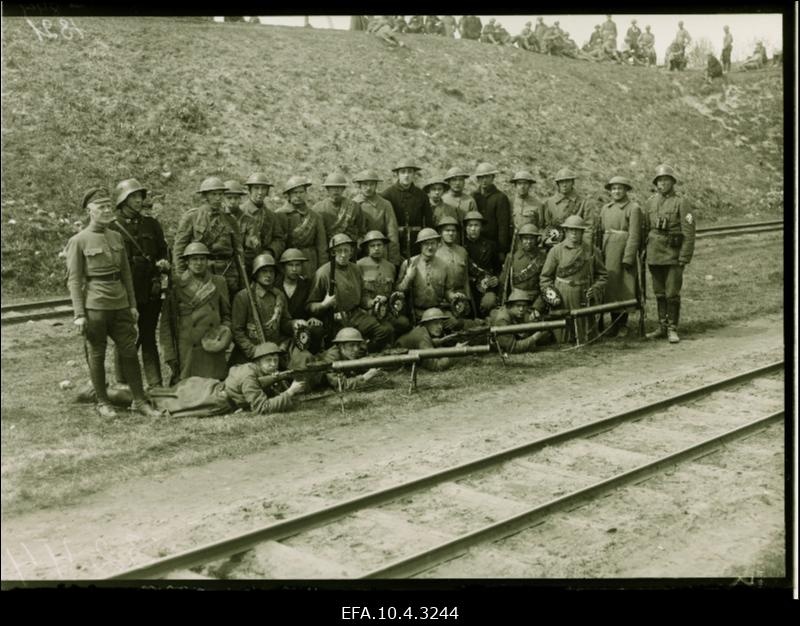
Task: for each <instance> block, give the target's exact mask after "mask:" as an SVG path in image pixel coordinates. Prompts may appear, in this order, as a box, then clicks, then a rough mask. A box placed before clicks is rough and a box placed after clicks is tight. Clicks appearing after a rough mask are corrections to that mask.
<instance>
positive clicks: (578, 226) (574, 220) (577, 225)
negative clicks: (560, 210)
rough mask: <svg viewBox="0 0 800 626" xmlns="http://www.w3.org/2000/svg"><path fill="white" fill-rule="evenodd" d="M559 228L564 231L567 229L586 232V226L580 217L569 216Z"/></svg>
mask: <svg viewBox="0 0 800 626" xmlns="http://www.w3.org/2000/svg"><path fill="white" fill-rule="evenodd" d="M561 228H563V229H564V230H566V229H568V228H569V229H572V230H586V228H587V226H586V225H585V224H584V223H583V219H582V218H581V216H580V215H570V216H569V217H568V218H567V219H565V220H564V222H563V223H562V224H561Z"/></svg>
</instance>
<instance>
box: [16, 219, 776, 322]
mask: <svg viewBox="0 0 800 626" xmlns="http://www.w3.org/2000/svg"><path fill="white" fill-rule="evenodd" d="M783 227H784V223H783V220H772V221H766V222H751V223H747V224H728V225H724V226H708V227H705V228H698V229H697V235H696V236H697V237H699V238H702V237H728V236H736V235H749V234H757V233H764V232H772V231H777V230H783ZM0 313H1V314H2V317H0V324H3V325H8V324H21V323H23V322H29V321H36V320H47V319H55V318H59V317H67V316H69V315H71V314H72V304H71V302H70V299H69V298H56V299H50V300H37V301H31V302H20V303H15V304H4V305H3V306H2V307H0Z"/></svg>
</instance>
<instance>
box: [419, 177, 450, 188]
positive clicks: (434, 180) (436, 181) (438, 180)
mask: <svg viewBox="0 0 800 626" xmlns="http://www.w3.org/2000/svg"><path fill="white" fill-rule="evenodd" d="M434 185H443V186H444V188H445V189H447V188H448V187H449V186H450V185H448V184H447V181H446V180H445V179H444V178H442V177H441V176H431V177H430V178H429V179H428V180H426V181H425V184H424V185H423V186H422V191H428V189H430V188H431V187H433V186H434Z"/></svg>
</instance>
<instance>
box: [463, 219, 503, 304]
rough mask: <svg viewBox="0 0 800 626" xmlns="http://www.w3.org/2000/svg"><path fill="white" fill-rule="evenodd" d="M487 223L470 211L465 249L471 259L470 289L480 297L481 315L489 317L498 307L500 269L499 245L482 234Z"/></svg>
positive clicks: (465, 222) (465, 227)
mask: <svg viewBox="0 0 800 626" xmlns="http://www.w3.org/2000/svg"><path fill="white" fill-rule="evenodd" d="M485 222H486V218H484V217H483V215H481V214H480V212H479V211H470V212H469V213H467V214H466V215H465V216H464V231H465V236H464V249H465V250H466V251H467V257H468V259H469V272H468V273H469V278H470V289H471V290H472V293H473V295H474V294H479V296H480V301H479V302H477V303H476V304H477V306H478V310H479V311H480V313H482V314H484V315H488V314H489V311H491V310H492V309H493V308H494V307H495V306H496V305H497V288H498V286H499V285H500V280H499V278H498V275H499V273H500V267H499V264H498V262H497V244H496V243H495V242H494V241H490V240H488V239H486V237H484V236H483V234H482V230H483V224H484V223H485ZM475 297H476V298H477V297H478V296H477V295H476V296H475Z"/></svg>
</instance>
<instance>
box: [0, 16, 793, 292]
mask: <svg viewBox="0 0 800 626" xmlns="http://www.w3.org/2000/svg"><path fill="white" fill-rule="evenodd" d="M76 23H77V24H78V26H79V27H80V28H81V29H82V30H83V33H84V38H83V39H80V38H79V37H77V36H76V37H73V39H72V40H70V41H68V40H65V39H63V38H61V37H59V38H57V39H53V40H50V41H44V42H40V41H39V40H38V39H37V37H36V35H35V34H34V32H33V31H32V29H31V28H30V26H29V25H28V24H27V23H26V22H25V21H24V20H23V19H19V18H8V19H5V20H4V21H3V46H4V51H3V67H2V69H3V85H2V88H3V107H2V113H3V125H2V126H3V172H2V174H3V176H2V198H3V205H2V211H3V216H2V217H3V220H2V222H3V229H2V277H3V295H4V296H9V295H10V296H15V297H16V296H27V295H35V294H39V295H43V294H53V293H62V292H64V290H65V289H64V264H63V261H62V260H61V259H60V258H58V253H59V252H60V251H61V250H62V248H63V246H64V243H65V241H66V239H67V238H68V237H69V236H71V235H72V234H73V232H74V231H75V228H76V226H75V222H76V221H77V220H80V219H82V218H83V214H82V212H81V211H80V209H79V208H78V203H79V198H80V196H81V192H82V191H83V190H84V189H85V188H86V187H87V186H88V185H90V184H93V183H101V184H103V185H107V186H108V187H109V188H110V187H113V185H114V184H115V183H116V181H118V180H120V179H122V178H127V177H130V176H135V177H137V178H138V179H139V180H141V181H142V182H143V183H144V184H145V185H146V186H148V187H149V188H150V189H151V191H152V192H153V193H154V194H155V195H156V206H155V207H154V214H155V215H156V216H157V217H159V218H160V219H161V220H162V221H163V223H164V224H165V226H166V230H167V233H168V236H171V234H172V232H173V229H174V227H175V225H176V224H177V220H178V218H179V216H180V214H181V213H182V212H183V211H184V210H186V209H187V208H189V207H191V206H193V205H194V203H195V200H196V199H195V197H194V195H193V190H194V189H195V188H196V187H197V185H198V184H199V182H200V180H201V179H202V178H203V177H205V176H207V175H210V174H220V175H222V176H225V177H239V178H242V179H243V178H244V177H246V176H247V175H248V173H250V172H251V171H254V170H264V171H266V172H267V173H268V175H269V176H271V177H272V178H273V181H274V182H276V183H278V184H279V185H281V184H282V183H283V182H284V181H285V180H286V179H287V178H288V176H289V175H291V174H293V173H302V174H305V175H307V176H309V177H311V179H312V180H313V181H314V182H315V183H316V186H315V187H312V188H311V196H312V200H315V199H318V198H319V197H320V191H321V188H320V187H319V183H321V181H322V178H323V176H324V175H325V174H326V173H327V172H329V171H331V170H333V169H334V168H341V169H342V170H344V171H345V172H350V173H353V172H355V171H357V170H359V169H362V168H364V167H367V166H369V167H374V168H376V169H377V170H378V171H379V172H382V173H384V174H385V175H386V177H387V180H388V179H389V177H390V172H389V168H390V167H391V165H392V164H393V163H394V162H395V161H396V160H397V159H398V158H399V157H401V156H405V155H409V154H410V155H413V156H414V157H415V158H417V159H419V161H420V162H421V163H422V164H424V166H425V171H424V172H423V176H426V175H428V174H430V173H431V172H432V171H434V170H442V169H443V168H446V167H449V166H451V165H453V164H460V165H461V166H464V167H467V168H472V167H474V166H475V165H476V163H477V162H479V161H483V160H489V161H492V162H494V163H496V164H497V165H498V166H499V167H500V168H501V171H502V172H503V174H502V175H501V176H500V177H499V181H498V182H499V183H500V186H501V187H504V188H508V183H507V181H508V178H510V176H511V173H512V172H513V170H515V169H519V168H529V169H532V170H533V171H534V173H536V174H538V175H539V176H541V177H542V179H543V180H542V181H541V182H540V183H539V184H538V185H537V187H536V190H537V191H538V193H539V194H540V195H543V196H545V195H549V194H550V193H552V191H553V185H552V183H551V182H550V178H551V176H552V175H553V174H554V172H555V171H556V170H557V169H558V168H560V167H562V166H565V165H566V166H570V167H573V168H574V169H575V170H576V171H577V172H578V174H579V175H580V177H581V179H580V180H579V181H578V185H579V188H580V189H582V190H585V191H588V192H591V193H593V194H602V193H603V191H602V184H603V183H604V182H605V181H606V180H607V179H608V177H609V176H610V175H612V174H615V173H618V172H619V173H624V174H626V175H628V176H630V177H631V178H632V179H633V181H634V184H635V185H636V195H637V196H638V198H639V199H640V200H642V199H644V198H646V197H647V195H649V193H650V182H649V181H650V176H651V173H652V171H653V168H654V167H655V165H656V164H658V163H660V162H662V161H667V162H670V163H673V164H674V165H675V166H676V167H677V168H678V172H679V173H680V176H681V178H682V183H683V187H682V188H683V191H684V192H685V193H687V194H688V195H689V196H690V197H691V198H692V199H693V200H694V201H695V203H696V207H697V212H698V215H699V217H700V224H701V225H702V224H703V223H708V222H711V221H715V220H717V219H720V220H724V221H729V220H731V219H735V218H741V219H745V218H748V217H767V216H772V215H775V214H779V213H781V212H782V204H783V154H782V151H783V122H782V115H783V108H782V103H783V85H782V75H781V73H780V71H779V70H768V71H764V72H757V73H752V74H750V73H742V74H735V75H734V76H733V77H732V87H731V89H730V91H729V94H728V97H727V99H726V100H725V101H721V100H720V99H719V93H718V91H715V90H712V89H711V88H710V87H706V86H704V85H703V81H702V77H701V75H700V74H699V73H696V72H686V73H683V74H668V73H666V72H664V71H663V70H655V69H647V68H632V67H620V66H613V65H597V64H589V63H584V62H579V61H572V60H569V59H563V58H551V57H545V56H541V55H535V54H530V53H527V52H524V51H521V50H517V49H511V48H496V47H492V46H487V45H482V44H478V43H475V42H471V41H457V40H446V39H443V38H438V37H407V41H408V43H409V44H410V45H411V46H412V49H410V50H402V49H401V50H394V49H388V48H386V47H385V45H384V44H383V43H382V42H380V41H379V40H377V39H376V38H374V37H372V36H370V35H368V34H366V33H362V32H348V31H332V30H331V31H326V30H308V29H293V28H286V27H267V26H252V25H246V24H215V23H203V22H196V21H189V20H178V19H167V18H145V19H141V18H137V19H130V18H80V19H77V20H76ZM274 191H276V192H279V191H280V189H279V188H278V189H276V190H274ZM272 201H273V204H275V205H277V204H278V203H279V202H280V198H279V197H277V196H273V198H272Z"/></svg>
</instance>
